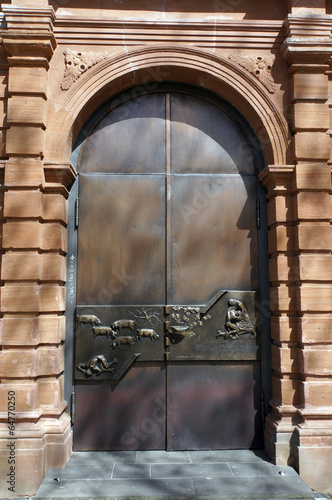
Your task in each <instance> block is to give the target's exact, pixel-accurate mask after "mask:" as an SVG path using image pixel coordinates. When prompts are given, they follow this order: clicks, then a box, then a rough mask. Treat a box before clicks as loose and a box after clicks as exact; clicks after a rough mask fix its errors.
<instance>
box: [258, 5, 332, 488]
mask: <svg viewBox="0 0 332 500" xmlns="http://www.w3.org/2000/svg"><path fill="white" fill-rule="evenodd" d="M297 3H298V4H299V7H297V6H296V4H297ZM308 3H309V4H310V2H307V4H308ZM312 3H315V8H313V9H309V8H307V9H306V8H303V7H301V3H299V2H296V1H294V2H293V8H292V13H291V14H289V16H288V18H287V19H286V31H287V39H286V40H285V42H284V44H283V47H282V53H283V56H284V58H285V60H286V61H287V62H288V63H289V75H290V83H291V100H292V101H291V104H292V116H291V117H290V125H291V128H292V133H293V158H294V165H292V166H271V167H267V168H266V169H265V171H264V172H263V173H262V177H261V179H262V181H263V182H264V183H265V184H266V186H267V188H268V199H269V226H270V238H269V252H270V255H271V259H270V280H271V283H272V288H271V309H272V313H273V317H272V339H273V346H272V351H273V354H272V367H273V370H274V375H273V400H272V401H271V406H272V412H271V414H270V415H269V416H268V419H267V427H266V436H267V447H268V449H269V451H270V453H271V454H272V455H273V456H274V458H275V460H276V463H280V464H284V463H289V464H291V465H294V466H295V467H296V468H297V469H298V471H299V473H300V475H301V476H302V477H303V479H304V480H305V481H307V483H308V484H309V485H310V486H311V487H312V488H314V489H315V488H318V487H319V488H320V490H321V491H322V488H325V489H326V491H328V490H329V488H331V487H332V479H331V474H330V471H331V462H332V335H331V334H332V326H331V325H332V256H331V236H332V234H331V224H330V223H331V218H332V197H331V167H330V164H329V159H330V137H329V135H328V133H327V132H328V129H329V108H328V98H329V95H328V75H327V70H328V65H327V61H328V59H329V57H330V56H331V53H332V42H331V38H330V35H331V26H332V17H331V16H327V15H325V9H324V8H323V4H324V3H323V2H320V1H318V2H312ZM320 3H322V5H318V4H320ZM302 5H303V4H302ZM329 491H330V490H329Z"/></svg>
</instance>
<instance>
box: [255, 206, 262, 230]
mask: <svg viewBox="0 0 332 500" xmlns="http://www.w3.org/2000/svg"><path fill="white" fill-rule="evenodd" d="M256 227H257V229H260V228H261V201H260V200H258V199H257V200H256Z"/></svg>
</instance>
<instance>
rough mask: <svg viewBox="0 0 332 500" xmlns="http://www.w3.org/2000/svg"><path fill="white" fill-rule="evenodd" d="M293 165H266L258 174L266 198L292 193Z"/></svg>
mask: <svg viewBox="0 0 332 500" xmlns="http://www.w3.org/2000/svg"><path fill="white" fill-rule="evenodd" d="M294 172H295V166H294V165H268V166H267V167H265V168H264V169H263V170H262V172H261V173H260V174H259V180H260V181H261V182H262V184H264V186H265V187H266V189H267V198H270V197H271V196H276V195H285V194H287V193H288V194H290V193H291V192H292V187H293V176H294Z"/></svg>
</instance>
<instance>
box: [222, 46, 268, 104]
mask: <svg viewBox="0 0 332 500" xmlns="http://www.w3.org/2000/svg"><path fill="white" fill-rule="evenodd" d="M229 59H230V60H231V61H233V62H235V63H237V64H239V65H240V66H242V68H245V69H246V70H247V71H249V73H251V74H252V75H253V76H254V77H255V78H257V79H258V80H259V81H260V82H261V83H262V84H263V85H264V87H266V88H267V90H268V91H269V92H270V93H271V94H274V93H275V91H276V86H275V83H274V80H273V77H272V74H271V71H272V66H273V63H274V56H272V55H269V56H264V57H263V56H243V55H241V54H234V55H231V56H229Z"/></svg>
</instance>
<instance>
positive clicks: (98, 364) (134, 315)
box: [75, 306, 164, 382]
mask: <svg viewBox="0 0 332 500" xmlns="http://www.w3.org/2000/svg"><path fill="white" fill-rule="evenodd" d="M76 314H77V320H76V345H75V379H76V380H89V381H91V382H95V381H96V380H114V379H115V380H118V379H121V378H122V377H124V376H125V375H126V374H127V372H128V371H129V370H131V369H132V367H133V365H134V364H135V365H136V363H141V362H144V361H163V360H164V324H163V308H162V307H160V306H159V307H157V306H153V307H150V306H133V307H123V306H122V307H121V306H118V307H117V306H89V307H87V306H77V308H76ZM102 356H103V357H102ZM110 363H112V364H110Z"/></svg>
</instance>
